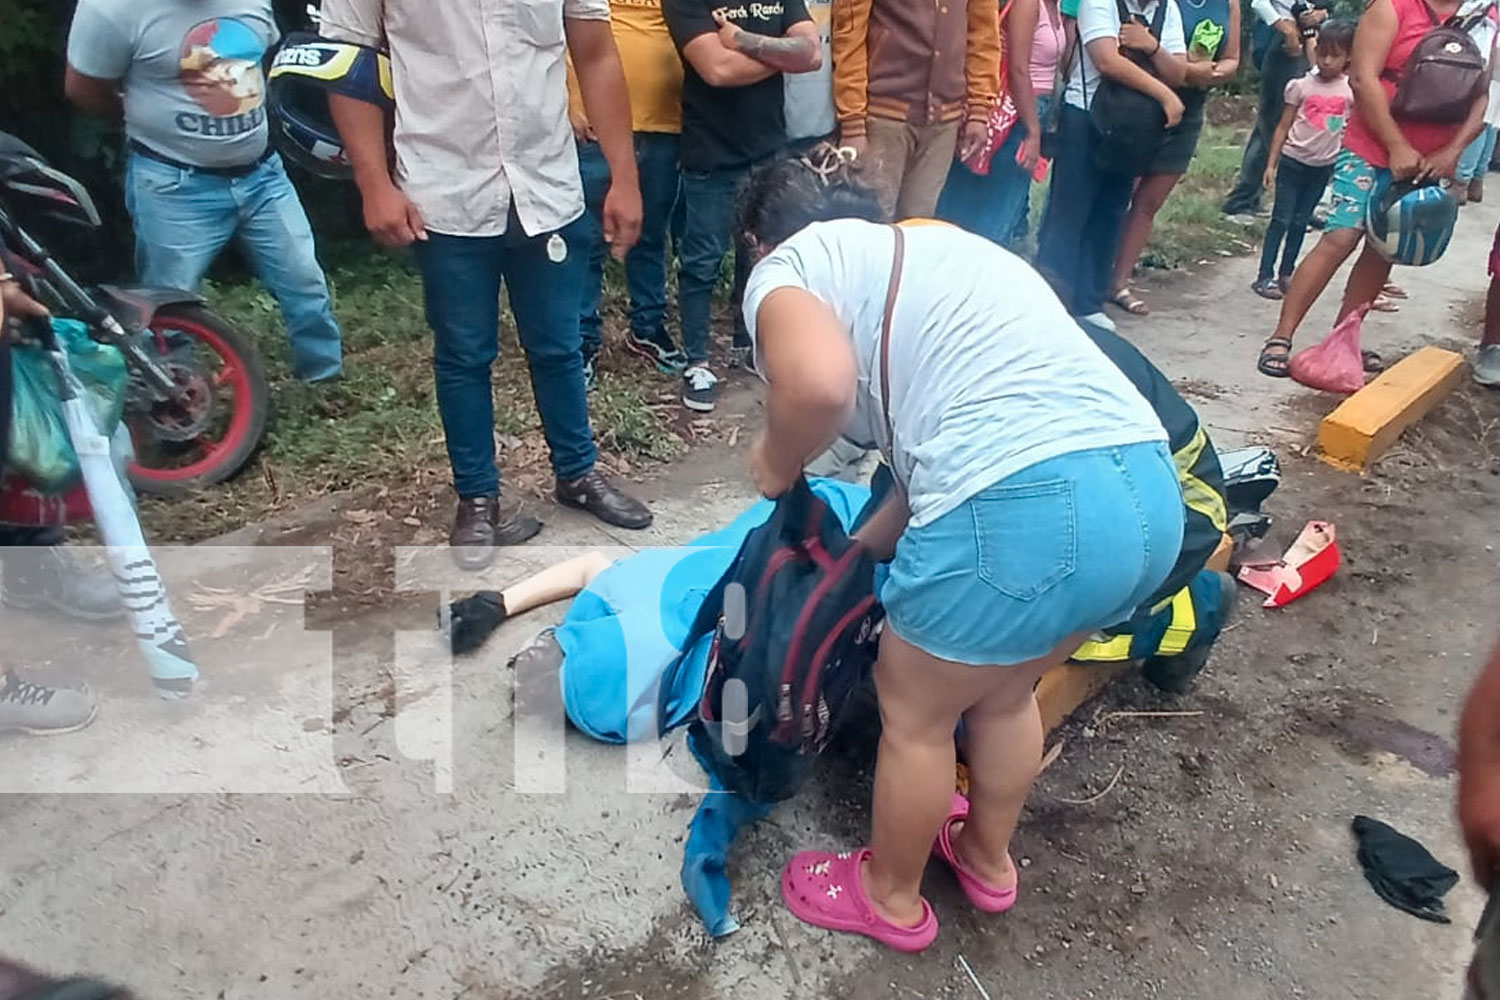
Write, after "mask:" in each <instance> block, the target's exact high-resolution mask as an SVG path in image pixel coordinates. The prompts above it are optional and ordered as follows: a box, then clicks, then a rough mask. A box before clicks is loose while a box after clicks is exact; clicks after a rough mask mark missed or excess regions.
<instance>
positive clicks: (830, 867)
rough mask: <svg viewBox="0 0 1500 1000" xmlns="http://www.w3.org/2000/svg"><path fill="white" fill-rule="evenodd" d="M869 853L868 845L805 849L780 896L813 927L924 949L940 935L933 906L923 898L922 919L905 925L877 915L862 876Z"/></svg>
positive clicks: (784, 875) (902, 948)
mask: <svg viewBox="0 0 1500 1000" xmlns="http://www.w3.org/2000/svg"><path fill="white" fill-rule="evenodd" d="M869 856H870V849H869V848H868V847H866V848H862V849H860V850H858V851H853V852H850V851H844V852H842V853H839V854H832V853H830V852H828V851H803V852H802V853H801V854H799V855H797V856H796V857H794V858H792V860H791V861H789V862H787V866H786V871H784V872H783V873H782V875H781V898H782V899H784V900H786V906H787V909H789V910H791V911H792V913H793V914H794V915H795V916H796V917H797V919H799V920H801V921H803V922H805V923H809V924H812V925H813V926H814V927H822V928H824V929H825V930H830V931H846V932H848V933H850V934H863V935H864V936H865V937H868V938H873V939H875V940H876V941H879V942H880V943H881V944H883V945H885V946H886V947H888V948H894V949H895V950H896V951H905V952H916V951H921V950H922V949H923V948H926V947H927V946H928V945H930V944H932V940H933V938H935V937H937V930H938V923H937V917H936V916H934V915H933V912H932V907H930V906H928V905H927V900H925V899H924V900H922V921H921V923H919V924H917V926H915V927H901V926H899V925H897V924H893V923H891V922H890V921H889V920H886V919H885V918H884V917H881V916H879V915H878V914H876V912H875V910H874V909H873V908H872V907H871V906H870V899H869V897H868V896H866V895H865V887H864V881H863V879H862V878H861V877H860V869H861V866H862V865H863V864H864V862H865V859H866V858H868V857H869Z"/></svg>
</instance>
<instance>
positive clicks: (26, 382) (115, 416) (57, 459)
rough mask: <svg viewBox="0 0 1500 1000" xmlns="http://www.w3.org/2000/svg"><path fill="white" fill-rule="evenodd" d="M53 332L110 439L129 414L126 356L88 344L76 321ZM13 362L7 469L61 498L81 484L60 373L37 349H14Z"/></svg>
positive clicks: (56, 325)
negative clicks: (67, 491)
mask: <svg viewBox="0 0 1500 1000" xmlns="http://www.w3.org/2000/svg"><path fill="white" fill-rule="evenodd" d="M52 330H53V333H54V335H55V336H56V337H57V341H58V343H59V344H60V345H61V346H62V348H63V349H64V350H65V351H66V352H67V354H68V362H69V364H70V365H72V368H73V374H74V375H76V376H77V377H78V381H79V382H81V383H82V384H83V389H84V402H85V403H86V404H87V405H88V408H89V412H91V413H92V414H93V415H94V419H95V420H96V421H97V422H98V424H99V430H100V431H101V432H102V433H103V434H104V435H105V436H106V437H108V436H110V435H112V434H113V433H114V431H115V428H116V427H118V426H119V424H120V415H121V414H122V413H123V412H124V410H125V388H126V384H127V383H128V382H129V380H130V372H129V369H127V368H126V367H125V355H124V354H122V353H121V352H120V350H119V349H118V348H115V347H110V346H108V345H106V344H101V343H99V342H97V341H95V340H93V339H92V338H90V337H89V329H88V326H86V325H85V324H83V323H80V322H78V321H77V320H71V319H54V320H53V321H52ZM10 357H11V372H12V379H13V382H14V385H13V388H12V397H13V398H12V403H11V406H12V413H11V423H10V451H9V453H8V454H7V456H6V465H7V466H9V467H10V468H11V469H13V470H14V471H15V472H17V473H19V474H20V475H22V476H25V477H26V478H27V479H28V480H30V481H31V483H32V484H33V485H34V486H36V488H37V489H39V490H41V491H42V492H43V493H61V492H63V491H64V490H67V489H69V488H70V487H72V486H73V485H74V484H75V483H77V482H78V478H79V471H78V455H77V453H76V452H74V451H73V441H72V439H71V438H70V437H69V436H68V425H67V421H66V420H65V419H64V418H63V409H62V400H61V399H60V398H59V396H58V384H57V377H58V376H57V372H56V371H55V370H54V369H53V367H52V360H51V359H50V358H49V357H48V356H47V353H46V352H45V351H44V350H42V349H41V348H40V347H37V346H35V345H31V344H16V345H13V346H12V348H11V352H10Z"/></svg>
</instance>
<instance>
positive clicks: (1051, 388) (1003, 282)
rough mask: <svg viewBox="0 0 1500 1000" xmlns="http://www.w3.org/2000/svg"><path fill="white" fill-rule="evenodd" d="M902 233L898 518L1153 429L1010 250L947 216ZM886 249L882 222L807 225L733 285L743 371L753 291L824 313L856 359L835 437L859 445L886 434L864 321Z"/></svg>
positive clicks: (873, 315)
mask: <svg viewBox="0 0 1500 1000" xmlns="http://www.w3.org/2000/svg"><path fill="white" fill-rule="evenodd" d="M903 231H904V232H905V239H906V255H905V259H904V263H903V265H902V276H901V288H900V291H899V294H898V296H897V300H896V308H895V312H894V316H893V318H892V328H891V343H890V384H891V407H890V411H891V423H892V425H893V426H894V429H895V438H896V440H895V448H894V452H895V464H896V468H895V472H896V475H897V477H898V478H899V479H900V481H901V483H902V484H903V485H904V486H905V487H906V490H907V499H908V501H909V503H910V506H911V512H912V520H911V523H912V525H913V526H914V527H920V526H921V525H924V524H928V523H930V522H932V521H934V520H936V519H937V518H939V517H941V516H942V515H944V514H946V513H948V512H949V511H951V510H953V509H954V508H955V507H957V506H958V505H959V504H961V503H963V502H964V501H965V500H968V499H969V498H970V497H972V496H974V495H976V494H977V493H979V492H981V491H982V490H984V489H986V488H987V487H989V486H992V485H993V484H995V483H997V482H999V481H1000V480H1002V479H1004V478H1005V477H1006V476H1009V475H1011V474H1012V473H1015V472H1019V471H1021V470H1022V469H1025V468H1027V467H1029V466H1032V465H1035V464H1036V463H1038V462H1042V461H1045V460H1047V459H1049V458H1055V457H1057V456H1058V455H1064V454H1068V453H1071V452H1077V451H1085V450H1088V449H1092V448H1109V447H1118V446H1123V445H1128V444H1136V443H1139V442H1144V441H1166V440H1167V433H1166V431H1165V430H1163V429H1162V425H1161V422H1160V421H1159V420H1158V419H1157V417H1156V414H1155V412H1153V411H1152V409H1151V406H1150V404H1148V403H1147V402H1146V400H1145V399H1144V398H1143V397H1142V396H1141V394H1140V393H1139V392H1137V391H1136V389H1135V386H1134V385H1132V384H1131V382H1130V380H1129V379H1127V378H1126V377H1125V375H1124V374H1123V373H1121V371H1120V370H1119V369H1118V368H1117V367H1115V365H1114V364H1112V363H1111V362H1110V360H1109V359H1108V358H1107V357H1105V356H1104V353H1103V352H1102V351H1100V350H1099V349H1098V348H1097V347H1095V346H1094V343H1093V341H1091V340H1090V339H1089V338H1088V335H1087V334H1085V333H1084V332H1083V331H1082V330H1081V329H1079V327H1078V324H1077V323H1076V322H1074V321H1073V318H1072V317H1071V316H1069V315H1068V312H1067V310H1066V309H1064V308H1063V306H1062V303H1061V302H1059V301H1058V300H1057V296H1056V295H1054V294H1053V292H1052V289H1051V288H1050V287H1048V285H1047V283H1046V282H1045V281H1044V280H1043V279H1042V277H1041V275H1039V274H1037V273H1036V271H1034V270H1032V269H1031V267H1030V266H1029V265H1028V264H1026V262H1024V261H1023V260H1021V259H1020V258H1019V257H1016V256H1014V255H1013V254H1011V253H1010V252H1009V251H1006V250H1004V249H1002V248H1001V247H999V246H997V245H996V244H994V243H991V242H990V241H989V240H986V239H984V238H983V237H980V236H975V235H973V234H971V233H968V232H966V231H964V230H962V229H958V228H956V227H952V226H946V225H930V224H929V225H919V226H907V227H903ZM894 254H895V239H894V236H893V233H892V230H891V227H889V226H882V225H877V224H875V223H870V222H864V221H860V220H855V219H842V220H839V221H836V222H821V223H816V224H814V225H811V226H808V227H807V228H806V229H804V230H802V231H801V232H799V233H797V234H796V235H795V236H793V237H791V238H790V239H788V240H786V241H785V242H784V243H782V244H781V245H780V246H778V247H777V248H776V249H775V250H774V251H773V252H772V253H770V254H769V255H768V256H766V257H765V258H764V259H763V260H761V261H760V262H759V263H758V264H756V266H755V270H754V271H753V272H751V275H750V280H749V284H748V285H747V287H746V289H745V323H746V325H747V326H748V327H749V330H750V336H751V338H752V340H754V341H755V342H756V345H757V346H756V350H757V368H759V367H760V366H759V363H758V362H759V357H758V352H759V331H758V330H757V329H756V319H757V314H758V313H759V310H760V305H761V303H762V302H763V301H764V300H765V298H766V296H767V295H769V294H770V293H771V292H773V291H775V290H776V289H778V288H787V287H791V288H800V289H803V290H805V291H807V292H810V293H811V294H813V295H814V296H816V297H817V298H818V299H820V300H822V301H823V302H825V303H827V304H828V305H829V307H830V308H832V309H833V311H834V313H835V315H837V316H838V318H839V320H840V321H841V322H842V323H843V324H844V325H845V327H846V328H847V329H848V330H849V335H850V339H851V341H852V342H853V347H854V354H855V358H856V361H857V363H858V369H859V386H858V392H857V396H856V401H855V410H854V414H853V416H852V417H851V418H850V421H849V424H848V426H847V427H846V428H845V430H844V435H845V437H848V438H849V439H851V440H853V441H856V442H860V443H862V444H865V445H867V446H872V447H873V446H874V445H875V444H877V443H881V444H886V443H887V442H886V432H885V421H884V417H883V415H882V410H881V400H880V392H881V390H880V328H881V324H882V320H883V317H884V314H885V298H886V288H887V285H888V283H889V280H890V273H891V260H892V257H893V256H894Z"/></svg>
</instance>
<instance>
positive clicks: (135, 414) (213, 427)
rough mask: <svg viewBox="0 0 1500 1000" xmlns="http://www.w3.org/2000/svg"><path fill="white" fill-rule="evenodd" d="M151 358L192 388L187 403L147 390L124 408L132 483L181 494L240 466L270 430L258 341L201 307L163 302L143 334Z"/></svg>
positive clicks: (162, 493) (148, 489)
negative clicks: (158, 399)
mask: <svg viewBox="0 0 1500 1000" xmlns="http://www.w3.org/2000/svg"><path fill="white" fill-rule="evenodd" d="M144 339H145V343H144V345H143V346H144V347H145V350H146V353H147V354H148V355H150V357H151V360H152V361H154V362H155V363H156V364H158V365H160V366H161V367H163V368H165V369H166V370H167V371H168V372H170V373H171V375H172V377H173V379H174V380H175V381H176V382H177V384H178V385H179V386H182V387H183V388H184V389H185V390H186V397H185V400H184V401H183V402H176V401H174V402H169V403H161V402H156V401H153V400H151V399H150V398H149V393H144V392H143V393H141V394H139V395H138V396H137V398H136V399H133V400H132V401H131V402H130V404H129V405H127V407H126V410H125V424H126V426H127V427H129V429H130V437H131V442H132V443H133V444H134V446H135V461H134V463H132V465H131V466H130V482H131V485H132V486H134V487H135V488H136V489H137V490H138V491H140V492H141V493H148V494H154V495H156V496H181V495H184V494H187V493H192V492H194V491H195V490H198V489H201V488H202V487H205V486H211V485H213V484H214V483H221V482H224V481H225V480H227V479H229V478H231V477H233V476H234V475H235V474H236V473H238V472H239V471H240V470H242V469H243V468H244V467H245V465H246V463H248V462H249V461H250V459H251V458H252V457H253V456H254V455H255V452H256V449H258V448H259V447H260V445H261V441H262V439H263V438H264V437H265V433H266V421H267V419H268V418H269V416H270V412H271V388H270V386H269V385H268V384H267V382H266V374H265V370H264V368H263V367H262V366H261V362H260V355H259V354H258V353H257V351H256V349H255V345H254V344H253V342H252V341H251V340H250V338H249V337H247V336H246V335H245V334H243V333H241V332H240V331H239V330H237V329H235V328H234V327H233V326H231V325H230V324H229V323H228V322H226V321H225V320H224V319H222V318H220V317H219V316H217V315H215V314H214V313H213V312H211V311H209V310H208V309H205V308H204V307H202V306H198V305H190V304H186V303H184V304H175V305H169V306H164V307H162V309H161V310H160V311H159V312H157V313H156V315H155V316H154V317H152V319H151V323H150V325H149V326H148V327H147V335H146V337H145V338H144Z"/></svg>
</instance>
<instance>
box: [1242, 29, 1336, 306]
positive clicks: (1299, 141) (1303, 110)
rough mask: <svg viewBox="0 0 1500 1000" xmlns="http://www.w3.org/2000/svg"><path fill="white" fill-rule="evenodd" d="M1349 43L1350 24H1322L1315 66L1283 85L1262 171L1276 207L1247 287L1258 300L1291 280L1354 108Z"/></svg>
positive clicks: (1272, 295)
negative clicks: (1280, 109)
mask: <svg viewBox="0 0 1500 1000" xmlns="http://www.w3.org/2000/svg"><path fill="white" fill-rule="evenodd" d="M1353 44H1354V22H1352V21H1343V20H1339V21H1325V22H1323V25H1322V27H1321V28H1320V29H1319V31H1318V49H1317V53H1318V54H1317V66H1316V68H1314V69H1313V70H1312V71H1311V72H1310V73H1308V74H1307V75H1305V76H1300V77H1297V78H1296V79H1295V80H1293V81H1292V82H1290V83H1288V84H1287V85H1286V110H1285V111H1283V112H1282V114H1281V123H1280V124H1279V125H1277V126H1276V134H1275V137H1274V138H1273V139H1272V140H1271V154H1270V158H1269V160H1268V161H1267V163H1266V174H1265V185H1266V189H1267V190H1271V189H1273V188H1274V189H1275V191H1276V207H1275V208H1274V209H1272V211H1271V223H1270V225H1268V226H1267V227H1266V243H1265V246H1264V247H1263V248H1262V250H1261V254H1260V275H1259V276H1258V277H1257V278H1256V281H1255V284H1253V285H1251V286H1250V287H1251V289H1252V290H1253V291H1254V292H1255V294H1257V295H1259V296H1260V297H1261V298H1265V299H1279V298H1281V295H1282V292H1283V291H1284V290H1285V288H1286V285H1287V284H1289V283H1290V281H1291V275H1292V271H1293V270H1294V269H1295V268H1296V266H1297V254H1298V253H1300V252H1301V250H1302V238H1303V237H1304V236H1306V235H1307V224H1308V221H1309V220H1310V219H1311V218H1312V213H1313V209H1314V208H1316V207H1317V204H1318V199H1319V198H1321V197H1322V196H1323V189H1324V188H1326V187H1327V186H1328V180H1329V178H1331V177H1332V176H1333V162H1334V160H1336V159H1338V155H1339V148H1340V144H1341V141H1342V139H1343V135H1344V123H1345V122H1347V121H1348V120H1349V112H1350V110H1352V108H1353V106H1354V91H1353V90H1352V89H1350V87H1349V76H1348V70H1349V51H1350V49H1351V48H1352V47H1353ZM1278 253H1279V254H1280V256H1281V267H1280V269H1279V270H1278V269H1277V267H1276V257H1277V255H1278Z"/></svg>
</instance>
